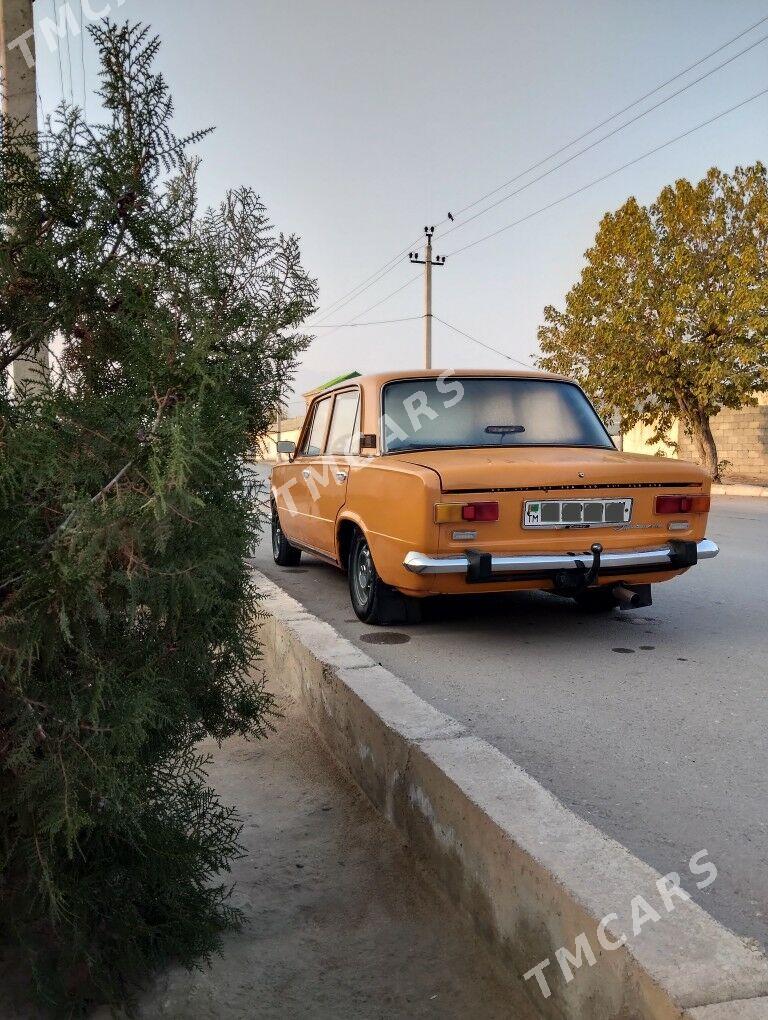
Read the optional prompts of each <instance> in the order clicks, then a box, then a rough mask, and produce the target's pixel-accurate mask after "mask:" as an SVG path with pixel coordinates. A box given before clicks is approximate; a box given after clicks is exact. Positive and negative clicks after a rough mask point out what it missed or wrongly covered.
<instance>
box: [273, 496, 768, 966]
mask: <svg viewBox="0 0 768 1020" xmlns="http://www.w3.org/2000/svg"><path fill="white" fill-rule="evenodd" d="M709 537H710V538H713V539H714V540H715V541H716V542H718V544H720V546H721V553H720V556H719V557H718V558H717V559H715V560H709V561H707V562H704V563H701V564H700V565H698V566H697V567H695V568H694V569H693V570H690V571H689V572H688V573H687V574H685V575H684V576H683V577H681V578H678V579H676V580H675V581H672V582H669V583H667V584H664V585H659V586H658V587H655V588H654V605H653V607H652V608H650V609H640V610H634V611H631V612H629V613H621V612H619V611H618V610H617V611H615V612H614V613H612V614H610V615H608V616H607V617H606V616H597V617H595V616H587V615H584V614H583V613H582V612H580V611H579V610H577V608H576V607H575V606H574V605H573V603H571V602H569V601H564V600H561V599H558V598H556V597H554V596H548V595H544V594H541V593H527V592H524V593H515V594H511V595H506V596H501V595H499V596H488V597H484V596H474V597H471V598H464V597H461V598H458V597H457V598H455V599H440V600H433V601H432V602H431V604H430V605H429V606H428V607H427V611H426V614H425V617H426V618H425V621H424V622H423V623H421V624H419V625H416V626H412V627H397V628H372V627H367V626H365V625H364V624H361V623H360V622H359V621H358V620H357V619H356V618H355V616H354V613H353V611H352V608H351V605H350V603H349V595H348V591H347V586H346V578H345V576H344V575H343V574H341V572H339V571H337V570H335V569H334V568H332V567H329V566H326V565H325V564H323V563H321V562H320V561H319V560H316V559H314V558H312V557H309V556H306V555H305V556H304V557H303V559H302V563H301V566H300V567H298V568H293V569H287V570H286V569H281V568H279V567H276V566H275V565H274V563H273V562H272V556H271V551H270V544H269V540H268V536H267V535H265V536H264V539H263V541H262V543H261V545H260V546H259V547H258V548H257V549H256V556H255V560H254V562H255V565H256V566H257V567H258V568H259V569H260V570H262V571H263V572H264V573H265V574H268V575H269V576H270V577H271V578H273V579H274V580H275V581H277V582H278V583H279V584H281V585H282V586H283V587H284V588H285V589H286V590H287V591H288V592H289V593H290V594H291V595H293V596H294V597H295V598H297V599H299V601H301V602H302V603H304V604H305V605H306V606H307V608H308V609H309V610H310V611H311V612H313V613H315V614H317V615H318V616H320V617H321V618H322V619H324V620H327V621H328V622H329V623H331V624H332V625H333V626H334V627H336V628H337V629H338V630H339V631H340V632H341V633H342V634H344V635H345V637H347V638H349V639H350V640H351V641H353V642H354V643H355V644H357V645H359V647H361V648H363V649H364V650H365V651H367V652H368V653H369V654H370V655H372V656H373V657H374V658H376V659H377V660H378V661H379V662H381V663H382V664H383V665H384V666H386V667H388V668H389V669H391V670H392V671H393V672H395V673H396V674H397V675H398V676H400V677H402V678H403V679H404V680H405V681H406V682H407V683H409V684H410V686H411V687H412V688H413V690H414V691H416V692H417V693H418V694H419V695H420V696H421V697H423V698H424V699H425V700H427V701H429V702H431V703H432V704H433V705H435V706H436V707H437V708H439V709H441V710H442V711H444V712H447V713H448V714H450V715H452V716H454V717H455V718H457V719H459V720H461V722H463V723H464V724H465V725H466V726H467V727H468V728H469V729H470V730H471V731H472V732H474V733H476V734H478V735H479V736H482V737H484V738H485V739H486V740H488V741H489V742H490V743H492V744H494V745H495V746H496V747H498V748H499V749H500V750H501V751H503V752H504V753H505V754H508V755H509V756H510V757H511V758H512V759H514V760H515V761H516V762H517V763H518V764H519V765H521V766H522V767H523V768H525V769H527V770H528V771H529V772H530V773H531V774H532V775H533V776H535V777H536V779H538V780H539V781H540V782H541V783H542V784H543V785H544V786H546V787H547V788H548V789H550V790H551V791H552V792H553V793H554V794H556V796H558V797H559V798H560V799H561V800H562V801H563V802H564V803H565V804H567V805H568V806H569V807H570V808H572V809H573V810H574V811H576V812H577V813H578V814H580V815H581V816H582V817H584V818H587V819H588V820H589V821H591V822H592V823H593V824H595V825H596V826H598V827H599V828H600V829H602V830H603V831H604V832H606V833H608V834H609V835H611V836H613V837H614V838H615V839H617V840H619V842H621V843H623V844H624V845H625V846H627V847H629V848H630V849H631V850H632V851H633V852H634V853H635V854H636V855H637V856H639V857H641V858H642V859H643V860H645V861H647V862H648V863H650V864H652V865H653V866H654V867H656V868H658V869H659V870H660V871H661V872H662V873H666V872H668V871H673V870H674V871H679V872H680V873H681V874H683V875H685V874H687V872H688V869H687V862H688V860H689V859H690V857H691V856H692V855H693V854H694V853H696V852H698V851H700V850H703V849H705V848H706V849H707V850H708V851H709V854H710V856H711V858H712V859H713V860H714V861H715V863H716V864H717V867H718V870H719V874H718V878H717V880H716V881H715V883H714V884H713V885H711V886H710V887H709V888H708V889H706V890H705V891H704V892H701V893H700V892H698V891H697V890H696V889H695V888H694V887H689V891H690V892H691V893H692V894H694V895H695V896H696V898H697V899H698V900H699V902H700V903H701V904H702V905H703V906H704V907H705V909H707V910H709V911H710V912H711V913H712V914H713V915H714V916H715V917H717V918H718V919H719V920H720V921H721V922H723V923H724V924H726V925H727V926H728V927H730V928H732V929H733V930H734V931H736V932H737V933H738V934H740V935H743V936H748V937H752V938H755V939H757V940H758V941H759V942H760V943H762V944H763V945H764V946H766V945H768V754H767V753H766V752H767V751H768V692H767V691H766V688H767V687H768V611H767V610H766V604H767V603H768V594H767V593H766V585H767V584H768V500H763V499H752V498H743V499H735V498H722V497H721V498H717V499H715V501H714V506H713V512H712V514H711V517H710V528H709ZM684 884H685V883H684Z"/></svg>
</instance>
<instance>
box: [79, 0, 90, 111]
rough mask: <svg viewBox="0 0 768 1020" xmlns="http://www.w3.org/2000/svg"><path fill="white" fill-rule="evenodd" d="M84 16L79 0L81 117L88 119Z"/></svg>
mask: <svg viewBox="0 0 768 1020" xmlns="http://www.w3.org/2000/svg"><path fill="white" fill-rule="evenodd" d="M84 17H85V13H84V11H83V4H82V0H81V3H80V66H81V68H82V71H83V118H84V119H85V120H86V121H87V120H88V85H87V82H86V75H85V39H84V38H83V37H84V35H85V26H84V24H83V18H84Z"/></svg>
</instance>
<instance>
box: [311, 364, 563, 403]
mask: <svg viewBox="0 0 768 1020" xmlns="http://www.w3.org/2000/svg"><path fill="white" fill-rule="evenodd" d="M441 375H443V376H447V377H449V378H454V379H456V378H458V379H466V378H472V377H475V378H479V379H553V380H556V381H557V382H573V380H572V379H569V378H568V377H567V376H564V375H556V374H555V373H554V372H541V371H539V370H538V369H535V368H530V369H501V370H499V369H493V368H413V369H410V370H398V371H396V372H374V373H371V374H370V375H361V376H358V377H357V378H356V379H346V380H343V381H340V382H338V383H336V384H335V385H334V386H329V387H328V388H327V389H323V390H322V391H321V392H320V393H318V394H316V395H315V398H314V399H316V398H317V397H324V396H326V395H327V394H329V393H333V392H334V391H335V390H341V389H346V388H348V387H349V386H353V385H354V386H362V387H363V388H365V389H368V388H374V389H380V388H381V387H382V386H383V385H384V384H385V383H390V382H397V381H398V380H402V379H437V378H439V377H440V376H441Z"/></svg>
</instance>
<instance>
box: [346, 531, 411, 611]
mask: <svg viewBox="0 0 768 1020" xmlns="http://www.w3.org/2000/svg"><path fill="white" fill-rule="evenodd" d="M347 577H348V580H349V595H350V598H351V600H352V608H353V609H354V611H355V615H356V616H357V618H358V619H359V620H362V621H363V623H369V624H374V625H379V626H387V625H388V624H391V623H417V622H418V621H419V619H420V618H421V606H420V605H419V601H418V599H414V598H409V597H408V596H407V595H403V594H402V593H401V592H399V591H397V590H396V589H395V588H391V587H390V586H389V585H388V584H385V583H384V582H383V581H382V579H381V578H380V577H379V575H378V572H377V570H376V567H375V566H374V563H373V556H372V555H371V550H370V547H369V545H368V541H367V539H366V537H365V535H363V533H362V532H361V531H356V532H355V535H354V537H353V539H352V542H351V544H350V549H349V558H348V560H347Z"/></svg>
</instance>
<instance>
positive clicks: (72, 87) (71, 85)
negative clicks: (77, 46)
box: [62, 0, 75, 106]
mask: <svg viewBox="0 0 768 1020" xmlns="http://www.w3.org/2000/svg"><path fill="white" fill-rule="evenodd" d="M62 9H63V10H65V11H66V16H65V18H64V21H65V22H66V35H67V65H68V67H69V103H70V106H74V105H75V79H74V77H73V75H72V46H71V43H70V37H71V35H72V26H71V25H70V23H69V15H70V14H71V13H72V9H71V8H70V7H69V2H68V0H67V5H66V7H65V8H62Z"/></svg>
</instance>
